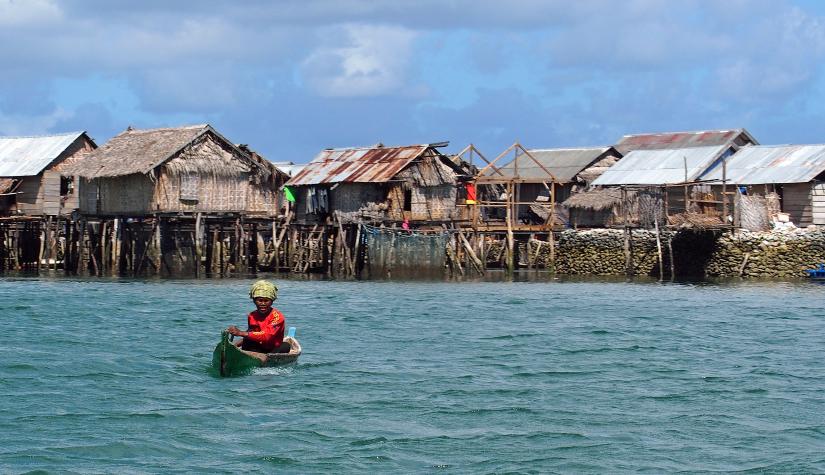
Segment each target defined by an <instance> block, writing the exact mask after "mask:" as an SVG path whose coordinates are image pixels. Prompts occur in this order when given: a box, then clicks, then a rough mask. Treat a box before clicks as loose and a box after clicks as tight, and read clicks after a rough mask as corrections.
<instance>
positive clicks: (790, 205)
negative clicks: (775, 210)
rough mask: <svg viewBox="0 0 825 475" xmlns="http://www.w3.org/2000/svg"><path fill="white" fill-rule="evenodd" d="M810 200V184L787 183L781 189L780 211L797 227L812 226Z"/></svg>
mask: <svg viewBox="0 0 825 475" xmlns="http://www.w3.org/2000/svg"><path fill="white" fill-rule="evenodd" d="M811 198H812V196H811V183H789V184H787V185H784V186H783V187H782V211H783V212H785V213H788V214H789V215H790V217H791V222H792V223H794V224H795V225H796V226H798V227H805V226H808V225H810V224H814V222H813V213H812V211H813V207H812V205H811ZM823 198H825V197H823ZM823 205H825V203H823ZM823 211H825V210H823ZM823 223H825V221H823Z"/></svg>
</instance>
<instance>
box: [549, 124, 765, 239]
mask: <svg viewBox="0 0 825 475" xmlns="http://www.w3.org/2000/svg"><path fill="white" fill-rule="evenodd" d="M757 143H758V142H757V141H756V139H754V138H753V136H752V135H751V134H750V133H748V131H747V130H745V129H741V128H740V129H730V130H702V131H694V132H667V133H653V134H636V135H625V136H624V137H622V138H621V139H620V140H619V142H618V143H617V144H616V145H615V146H614V147H615V149H616V150H617V151H618V152H619V153H620V154H623V155H624V156H623V158H622V159H621V160H620V161H618V162H616V163H615V164H612V165H611V166H610V167H609V168H607V169H600V170H593V171H596V173H594V174H593V176H594V177H595V178H593V177H591V178H593V179H592V182H591V187H590V188H589V189H588V190H587V191H585V192H583V193H579V194H576V195H574V196H571V197H570V198H569V199H568V200H567V201H566V202H565V203H564V205H565V207H566V208H567V209H568V210H569V213H570V220H571V223H573V225H574V226H575V227H578V226H583V227H603V226H611V225H615V224H619V223H624V222H625V220H628V219H629V220H630V221H632V222H633V223H634V224H641V225H652V224H653V223H654V221H656V220H658V221H659V223H661V224H663V223H664V222H665V213H667V214H668V215H670V214H680V213H681V214H687V213H690V212H693V211H699V212H702V211H707V212H708V213H709V214H711V215H714V216H713V219H714V220H716V221H718V222H719V224H721V223H722V219H721V218H720V217H719V216H715V215H721V210H717V208H719V207H720V206H719V203H721V198H717V199H714V198H712V197H711V196H709V193H708V192H709V188H708V187H707V186H700V184H699V183H696V182H697V180H699V177H700V176H701V175H702V174H703V173H704V172H705V171H707V170H708V169H711V168H713V167H714V166H716V165H718V164H720V163H722V161H723V160H724V159H725V158H726V157H729V156H731V155H733V154H734V153H735V152H736V151H737V150H739V148H741V147H743V146H747V145H752V144H757ZM596 168H599V167H596ZM586 173H587V172H585V174H586ZM665 208H666V210H665Z"/></svg>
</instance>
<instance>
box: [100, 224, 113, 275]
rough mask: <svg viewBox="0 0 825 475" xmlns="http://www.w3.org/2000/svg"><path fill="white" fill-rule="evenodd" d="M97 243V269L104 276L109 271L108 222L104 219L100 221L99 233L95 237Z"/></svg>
mask: <svg viewBox="0 0 825 475" xmlns="http://www.w3.org/2000/svg"><path fill="white" fill-rule="evenodd" d="M97 241H98V246H97V247H98V248H99V249H100V260H99V261H98V267H99V269H100V274H98V275H104V274H105V273H106V271H108V270H109V251H111V249H110V247H111V246H110V245H109V222H108V221H107V220H106V219H105V218H104V219H101V220H100V233H99V234H98V236H97Z"/></svg>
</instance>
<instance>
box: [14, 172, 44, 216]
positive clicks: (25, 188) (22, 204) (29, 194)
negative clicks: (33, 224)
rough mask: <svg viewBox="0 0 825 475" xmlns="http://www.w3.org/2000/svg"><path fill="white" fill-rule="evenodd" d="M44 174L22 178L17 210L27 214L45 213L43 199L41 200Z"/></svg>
mask: <svg viewBox="0 0 825 475" xmlns="http://www.w3.org/2000/svg"><path fill="white" fill-rule="evenodd" d="M42 178H43V176H42V175H36V176H27V177H24V178H22V179H21V180H20V186H19V187H18V188H17V192H18V193H19V194H18V195H17V210H18V211H19V212H21V213H23V214H25V215H30V216H38V215H41V214H43V207H42V200H40V196H39V195H40V181H41V180H42Z"/></svg>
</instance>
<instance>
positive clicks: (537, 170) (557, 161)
mask: <svg viewBox="0 0 825 475" xmlns="http://www.w3.org/2000/svg"><path fill="white" fill-rule="evenodd" d="M528 152H529V153H530V155H532V156H533V158H535V159H536V161H538V162H539V163H541V165H542V166H543V167H544V168H546V169H547V170H549V171H550V172H551V173H552V174H553V176H555V177H556V181H557V183H567V182H569V181H571V180H573V178H574V177H575V176H576V175H578V174H579V172H581V171H582V170H584V169H585V168H587V167H589V166H590V165H592V164H593V163H594V162H596V161H598V160H600V159H602V158H604V157H605V156H607V155H610V154H613V155H614V156H616V157H619V158H620V157H621V154H620V153H618V152H617V151H616V149H614V148H613V147H588V148H551V149H531V150H528ZM498 169H499V170H500V171H501V173H503V174H504V176H506V177H511V178H523V179H536V180H544V181H549V180H550V179H551V177H550V176H548V175H547V172H545V171H544V170H542V169H541V167H539V166H538V165H537V164H536V162H534V161H533V160H531V159H530V157H528V156H527V155H524V154H522V155H519V156H518V157H517V158H515V159H514V160H512V161H511V162H509V163H507V164H506V165H503V166H500V167H498ZM484 175H485V176H490V177H500V176H501V175H499V174H498V173H496V172H495V170H493V169H492V168H490V169H488V170H487V171H486V172H485V173H484Z"/></svg>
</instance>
